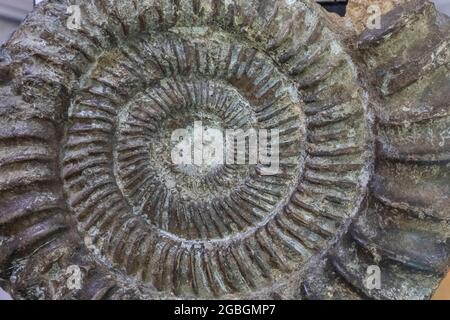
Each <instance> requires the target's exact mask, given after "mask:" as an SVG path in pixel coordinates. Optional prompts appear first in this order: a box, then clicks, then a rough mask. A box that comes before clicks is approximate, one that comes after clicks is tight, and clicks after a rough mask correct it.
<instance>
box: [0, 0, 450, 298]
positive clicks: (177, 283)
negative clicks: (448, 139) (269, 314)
mask: <svg viewBox="0 0 450 320" xmlns="http://www.w3.org/2000/svg"><path fill="white" fill-rule="evenodd" d="M70 5H79V7H80V9H81V17H82V20H81V21H82V25H81V28H80V29H79V30H69V29H68V28H67V27H66V15H65V13H66V10H67V7H68V6H70ZM333 27H334V25H332V23H331V22H330V21H329V20H328V18H327V16H326V14H325V13H324V12H323V11H322V10H321V9H320V8H319V7H318V6H317V5H315V4H314V3H312V1H309V0H304V1H287V0H286V1H284V0H283V1H281V0H280V1H276V2H273V1H263V0H259V1H256V0H240V1H219V0H217V1H216V0H211V1H195V0H194V1H191V0H178V1H170V0H165V1H133V0H129V1H113V0H109V1H107V0H102V1H47V2H45V4H43V5H42V6H39V7H38V8H37V9H36V11H35V12H33V13H32V14H31V15H30V16H29V17H28V18H27V19H26V21H25V22H24V24H23V25H22V26H21V27H20V28H19V30H18V31H17V32H16V33H15V34H14V35H13V36H12V38H11V39H10V40H9V42H8V43H7V45H6V47H5V48H4V50H3V51H2V52H1V57H2V60H1V61H0V68H1V69H2V71H4V72H2V77H1V79H0V93H1V95H2V102H1V105H0V107H1V108H0V112H1V114H0V116H1V118H0V143H1V146H2V151H1V154H0V190H1V192H2V194H1V196H0V209H1V211H0V253H1V254H0V271H1V272H2V273H1V276H2V278H4V279H8V281H6V282H5V284H6V286H7V288H8V289H9V290H10V291H11V292H12V293H13V294H14V296H15V297H18V298H20V297H23V298H94V299H99V298H112V299H116V298H117V299H126V298H161V297H180V298H198V297H221V298H240V297H255V296H256V297H269V298H272V297H280V296H281V297H285V298H302V297H313V296H314V290H315V289H316V288H315V287H312V286H311V285H309V283H308V280H310V279H313V278H314V277H322V278H321V279H319V280H317V281H316V283H319V284H321V283H325V286H326V283H327V281H328V280H326V279H325V280H324V279H323V277H328V276H329V275H328V273H327V272H328V269H326V268H329V266H328V264H329V262H328V259H331V261H337V258H334V257H340V255H339V253H342V252H343V253H342V256H343V258H342V259H340V260H339V261H340V262H342V263H345V259H347V258H348V257H349V254H348V253H347V251H345V250H346V249H345V248H344V247H342V248H341V247H336V243H337V242H338V245H339V246H344V244H345V243H347V242H345V241H348V243H350V244H349V246H350V247H351V241H352V240H351V239H350V240H348V239H347V237H349V235H348V231H349V224H350V222H351V220H352V219H353V218H354V217H355V216H356V215H357V214H359V215H360V216H363V217H364V218H365V219H368V220H370V218H371V217H372V215H373V213H372V212H373V210H378V209H377V208H378V203H377V204H372V203H371V204H370V205H367V199H368V198H371V197H372V196H373V195H372V194H373V193H374V192H371V193H370V196H369V193H368V190H367V184H368V181H369V178H370V177H371V175H372V169H373V166H372V164H373V162H374V161H375V159H376V158H375V153H374V141H373V140H375V139H374V136H373V134H372V129H373V124H372V114H371V112H369V109H368V106H367V100H368V98H369V97H375V96H377V91H376V90H374V89H372V86H374V82H375V81H377V79H375V78H374V79H372V78H371V77H369V75H366V76H367V80H366V79H365V76H363V75H361V73H362V72H360V71H359V70H360V68H362V67H361V65H360V62H357V63H356V62H354V58H353V55H352V54H351V53H350V49H348V48H347V47H346V45H344V44H343V42H342V41H341V39H340V37H339V36H337V35H336V34H335V33H334V31H333V30H332V29H333ZM363 36H364V35H362V37H363ZM364 54H366V53H364ZM367 54H370V52H369V53H367ZM368 60H369V59H368ZM370 61H375V60H374V59H371V60H370ZM361 78H364V80H361ZM389 89H391V87H389V86H388V88H387V90H389ZM196 121H201V122H202V123H203V124H204V125H205V126H210V127H215V128H219V129H223V130H225V129H241V130H242V131H243V132H245V131H247V130H248V129H249V128H255V129H269V130H272V129H278V130H280V137H279V150H280V172H279V173H278V174H275V175H265V174H263V171H264V167H263V165H261V164H257V165H253V164H245V165H238V164H235V165H233V164H231V165H230V164H219V165H214V166H212V167H196V166H193V165H191V166H188V167H183V166H179V165H174V164H173V163H172V162H171V149H172V148H171V142H170V137H171V133H172V132H173V130H174V129H179V128H190V129H192V128H191V127H192V125H193V124H194V123H195V122H196ZM442 126H445V124H442ZM383 130H384V128H383ZM389 130H391V129H389V128H386V131H382V132H381V134H380V136H379V137H378V138H377V143H378V141H383V142H385V141H389V143H391V144H393V145H397V146H398V147H397V150H398V154H401V152H402V150H404V149H402V147H403V144H402V142H401V141H400V142H399V141H398V140H395V139H396V138H395V136H393V135H392V134H390V132H389ZM380 143H381V142H380ZM385 144H388V143H387V142H386V143H385ZM377 170H378V171H377V173H376V176H375V181H377V180H376V179H378V180H379V179H383V177H382V176H383V174H384V175H385V176H390V175H392V174H391V172H390V170H391V169H390V167H389V166H388V165H386V167H383V166H381V167H377ZM399 170H400V169H399ZM396 172H397V171H396ZM389 185H390V184H389ZM374 190H375V194H377V195H379V196H380V197H382V193H383V191H385V190H386V189H384V188H381V187H379V188H378V189H377V187H376V185H374ZM377 190H379V192H376V191H377ZM364 199H365V201H363V200H364ZM383 199H384V198H383ZM444 206H445V204H444ZM367 207H370V208H369V209H367ZM375 207H376V208H375ZM374 208H375V209H374ZM361 212H363V214H361ZM366 213H367V214H366ZM358 223H359V224H358ZM358 223H355V224H354V225H355V227H352V228H353V229H354V230H358V231H353V233H352V235H353V236H354V237H356V238H358V239H361V238H363V236H364V235H365V232H366V231H367V230H365V229H364V226H365V224H364V222H359V220H358ZM367 224H369V223H368V222H367ZM358 225H362V227H361V228H359V229H357V228H356V226H358ZM352 226H353V225H352ZM353 229H352V230H353ZM352 239H353V238H352ZM338 240H339V241H338ZM399 242H401V241H400V240H399ZM383 245H384V244H383ZM380 246H382V245H380ZM386 246H387V244H386ZM340 250H341V251H340ZM325 264H326V265H325ZM71 266H78V267H79V268H81V270H82V272H83V282H82V286H81V288H78V289H76V290H72V289H70V288H67V268H70V267H71ZM334 266H335V267H336V268H338V269H339V267H341V268H340V269H339V270H341V271H342V270H343V268H344V267H342V266H341V265H339V266H338V265H337V264H335V265H334ZM311 268H312V269H317V270H322V268H324V270H323V272H322V273H321V274H320V275H318V274H316V273H315V272H312V273H311V272H310V270H311ZM325 269H326V270H325ZM317 270H316V272H317ZM329 277H332V276H329ZM352 284H353V285H354V286H358V283H352ZM430 286H431V285H430ZM336 288H337V290H340V289H339V287H336ZM349 290H350V289H349ZM281 291H283V294H281V293H280V292H281ZM350 291H351V290H350ZM339 292H340V291H339Z"/></svg>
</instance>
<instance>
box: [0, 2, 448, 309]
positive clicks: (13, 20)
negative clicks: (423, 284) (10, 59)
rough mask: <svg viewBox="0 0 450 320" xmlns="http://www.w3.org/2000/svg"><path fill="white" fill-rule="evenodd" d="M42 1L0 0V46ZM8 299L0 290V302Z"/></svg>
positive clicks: (340, 8)
mask: <svg viewBox="0 0 450 320" xmlns="http://www.w3.org/2000/svg"><path fill="white" fill-rule="evenodd" d="M42 1H43V0H0V45H1V44H2V43H4V42H5V41H6V40H7V39H8V38H9V36H10V35H11V33H12V32H13V31H14V30H15V28H17V26H18V25H19V24H20V23H21V22H22V20H23V19H24V18H25V16H26V15H27V13H28V12H30V11H31V10H32V9H33V6H34V5H36V4H38V3H39V2H42ZM432 1H433V2H434V3H435V4H436V6H437V7H438V8H439V10H441V11H442V12H444V13H446V14H448V15H449V16H450V0H432ZM318 2H321V4H322V5H323V6H324V7H325V8H326V9H327V10H330V11H333V12H336V13H340V14H341V13H343V12H345V3H346V0H319V1H318ZM5 299H10V297H9V295H7V294H6V293H5V292H4V291H3V290H2V289H1V288H0V300H5ZM435 299H448V300H450V277H447V279H446V280H445V281H444V282H443V284H442V286H441V288H440V289H439V290H438V292H437V293H436V295H435Z"/></svg>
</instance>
